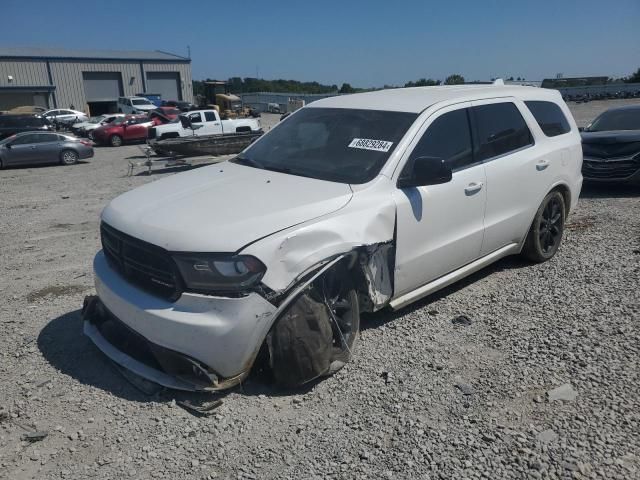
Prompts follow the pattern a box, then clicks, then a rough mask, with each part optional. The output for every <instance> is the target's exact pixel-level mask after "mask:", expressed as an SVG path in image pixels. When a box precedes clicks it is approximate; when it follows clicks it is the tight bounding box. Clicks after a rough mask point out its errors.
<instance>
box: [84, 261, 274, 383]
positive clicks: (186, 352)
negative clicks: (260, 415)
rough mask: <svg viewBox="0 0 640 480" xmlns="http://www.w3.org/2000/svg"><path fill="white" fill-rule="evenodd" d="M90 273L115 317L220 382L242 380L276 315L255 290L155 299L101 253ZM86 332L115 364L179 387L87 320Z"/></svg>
mask: <svg viewBox="0 0 640 480" xmlns="http://www.w3.org/2000/svg"><path fill="white" fill-rule="evenodd" d="M94 272H95V286H96V291H97V293H98V297H99V299H100V301H101V302H102V304H104V306H105V307H106V309H107V310H108V312H110V314H112V315H113V316H114V317H115V318H116V319H117V320H118V321H119V322H122V324H123V325H124V326H126V327H127V328H129V329H130V330H131V331H132V332H133V333H135V334H137V335H139V336H140V337H142V338H143V339H144V340H145V341H147V342H149V343H150V344H151V345H152V346H157V347H160V348H162V349H165V350H168V351H171V352H175V353H176V354H177V355H182V356H185V357H188V358H190V359H193V360H195V361H196V362H198V363H200V364H202V365H203V366H205V368H206V369H207V370H208V371H209V372H210V373H211V374H212V375H213V377H215V378H217V379H218V380H219V383H221V384H224V381H225V380H226V379H233V378H240V379H242V378H243V376H244V375H246V373H247V372H248V371H249V370H250V369H251V366H252V364H253V361H254V360H255V357H256V355H257V354H258V351H259V350H260V347H261V345H262V342H263V341H264V338H265V336H266V335H267V333H268V332H269V329H270V328H271V325H272V323H273V320H274V318H275V313H276V307H275V306H274V305H272V304H271V303H269V302H268V301H267V300H265V299H264V298H263V297H262V296H260V295H259V294H257V293H250V294H248V295H246V296H244V297H241V298H227V297H212V296H207V295H200V294H193V293H183V294H182V295H181V297H180V298H179V299H178V300H177V301H176V302H174V303H172V302H169V301H167V300H164V299H161V298H158V297H156V296H154V295H151V294H149V293H147V292H145V291H143V290H141V289H139V288H137V287H135V286H134V285H132V284H130V283H128V282H127V281H126V280H125V279H123V278H122V277H121V276H120V275H119V274H118V273H117V272H116V271H114V270H113V269H112V268H111V267H110V266H109V264H108V263H107V260H106V258H105V256H104V254H103V253H102V252H99V253H98V254H97V255H96V257H95V259H94ZM92 327H93V328H92ZM85 333H87V335H88V336H89V337H90V338H91V339H92V340H93V341H94V343H96V345H97V346H98V347H99V348H100V349H101V350H102V351H103V352H104V353H105V354H106V355H107V356H108V357H110V358H111V359H112V360H114V361H115V362H116V363H118V364H120V365H122V366H124V367H125V368H128V369H130V370H133V371H134V372H135V373H137V374H138V375H141V376H143V377H145V378H147V379H149V380H152V381H155V382H157V383H160V384H162V385H165V386H168V387H171V388H180V387H179V386H176V384H175V378H173V380H172V381H171V382H170V381H169V380H167V378H170V376H168V375H167V373H166V372H162V371H158V369H153V368H152V367H149V366H148V365H145V367H146V368H142V366H141V365H136V364H135V362H131V360H133V359H134V357H135V356H134V355H131V354H127V352H124V351H122V350H118V348H116V347H115V346H114V345H113V344H110V343H109V342H108V341H107V339H106V337H105V336H104V335H101V334H100V331H99V330H98V329H96V328H95V325H92V322H91V321H89V325H86V326H85ZM138 363H140V362H138ZM149 368H151V369H152V370H154V371H153V373H152V372H151V371H149V370H148V369H149ZM159 374H164V375H165V377H167V378H164V377H162V375H159ZM226 386H230V385H226ZM192 389H202V388H192ZM208 389H215V388H208Z"/></svg>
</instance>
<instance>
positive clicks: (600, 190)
mask: <svg viewBox="0 0 640 480" xmlns="http://www.w3.org/2000/svg"><path fill="white" fill-rule="evenodd" d="M634 197H640V185H638V186H635V185H616V184H601V183H585V184H583V185H582V192H580V198H634Z"/></svg>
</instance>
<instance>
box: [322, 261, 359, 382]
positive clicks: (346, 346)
mask: <svg viewBox="0 0 640 480" xmlns="http://www.w3.org/2000/svg"><path fill="white" fill-rule="evenodd" d="M318 290H320V291H321V292H322V294H321V300H322V301H323V303H324V304H325V305H326V307H327V308H328V309H329V310H330V311H331V315H330V316H331V320H332V323H331V328H332V330H333V354H332V362H331V368H330V369H329V372H327V374H328V375H331V374H333V373H335V372H337V371H338V370H340V369H341V368H342V367H343V366H344V365H345V364H346V363H347V362H348V361H349V360H350V359H351V357H352V354H353V351H354V349H355V347H356V345H357V342H358V336H359V334H360V307H359V304H358V294H357V293H356V290H355V287H354V286H353V280H352V279H351V275H350V273H349V272H348V271H347V269H346V267H345V265H344V264H339V265H336V266H335V267H334V268H333V269H332V270H330V271H328V272H327V273H326V274H325V275H323V276H322V278H320V279H319V285H318Z"/></svg>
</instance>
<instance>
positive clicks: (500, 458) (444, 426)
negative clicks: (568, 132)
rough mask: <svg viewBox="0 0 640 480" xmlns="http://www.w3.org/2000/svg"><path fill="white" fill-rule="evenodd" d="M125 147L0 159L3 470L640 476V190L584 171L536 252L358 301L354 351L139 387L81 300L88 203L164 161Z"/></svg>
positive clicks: (45, 475) (86, 282)
mask: <svg viewBox="0 0 640 480" xmlns="http://www.w3.org/2000/svg"><path fill="white" fill-rule="evenodd" d="M615 103H616V102H592V103H589V104H581V105H571V108H572V110H574V111H575V114H576V117H577V120H578V122H579V123H580V124H584V123H586V121H587V120H589V119H590V118H592V117H593V116H594V115H595V114H596V113H598V111H601V110H603V109H604V108H608V107H609V106H612V105H614V104H615ZM618 103H619V102H618ZM131 156H140V150H139V149H138V147H136V146H126V147H121V148H119V149H111V148H100V149H96V157H95V158H94V159H92V160H90V161H89V162H87V163H83V164H79V165H75V166H72V167H62V166H47V167H40V168H20V169H10V170H3V171H0V272H1V275H0V292H2V294H1V297H0V298H1V299H2V302H1V304H0V333H1V335H0V478H6V479H11V480H22V479H52V478H53V479H59V478H63V479H74V480H75V479H85V478H99V479H122V478H135V479H139V478H140V479H141V478H145V479H146V478H164V479H211V478H225V479H226V478H234V479H235V478H292V479H293V478H344V479H351V478H424V479H435V478H441V479H453V478H455V479H458V478H460V479H463V478H468V479H473V478H491V479H502V478H518V479H520V478H575V479H580V478H607V479H611V478H613V479H630V478H640V435H639V432H640V413H639V412H640V388H639V387H638V385H639V378H638V370H639V368H638V367H639V365H638V355H639V353H640V352H639V346H640V338H639V335H638V323H639V321H640V293H639V283H640V282H639V279H640V266H639V265H640V262H639V260H640V215H639V214H638V212H640V191H639V190H632V189H625V188H618V187H614V188H598V189H594V188H588V189H585V190H584V191H583V195H582V197H581V200H580V203H579V205H578V208H577V210H576V212H575V213H574V214H573V216H572V217H570V221H569V224H568V229H567V232H566V237H565V241H564V243H563V246H562V247H561V249H560V251H559V252H558V254H557V255H556V257H555V258H554V259H553V260H551V261H550V262H547V263H545V264H543V265H536V266H531V265H527V264H525V263H522V262H521V261H519V260H517V259H515V258H510V259H505V260H503V261H501V262H499V263H497V264H495V265H494V266H492V267H490V268H488V269H485V270H484V271H482V272H479V273H477V274H475V275H473V276H472V277H471V278H469V279H467V280H465V281H463V282H460V283H458V284H456V285H454V286H452V287H450V288H448V289H446V290H445V291H442V292H440V293H438V294H436V295H434V296H432V297H430V298H428V299H426V300H424V301H421V302H419V303H417V304H414V305H412V306H410V307H408V308H405V309H404V310H402V311H400V312H395V313H391V312H381V313H378V314H375V315H370V316H368V317H366V318H365V319H364V325H363V331H362V338H361V342H360V344H359V348H358V351H357V355H356V358H355V359H354V361H353V362H351V363H350V364H349V365H347V366H346V367H345V368H344V369H343V370H341V371H340V372H339V373H338V374H336V375H335V376H333V377H331V378H328V379H326V380H324V381H321V382H319V383H316V384H313V385H310V386H309V387H308V388H306V389H305V390H302V391H296V392H281V391H277V390H276V389H275V388H274V387H273V386H271V385H270V384H269V383H268V382H265V381H264V379H262V378H251V379H249V381H247V382H246V383H245V384H244V385H243V387H242V388H238V389H236V390H234V391H232V392H229V393H227V394H225V395H220V396H219V397H212V396H207V395H190V394H180V393H177V392H172V391H157V392H155V393H154V394H152V395H147V394H144V393H142V392H140V391H139V390H138V389H136V388H134V387H133V386H132V385H131V384H130V383H128V382H127V380H125V379H124V377H123V376H122V375H121V374H120V373H119V372H118V371H117V370H116V369H115V368H114V367H113V366H112V365H111V363H110V362H109V361H108V360H107V359H106V358H105V357H104V356H103V355H102V354H101V353H100V352H99V351H98V350H97V349H96V348H95V347H94V346H93V345H92V344H91V342H90V341H89V340H88V339H86V338H85V337H84V336H83V335H82V333H81V321H80V315H79V313H80V311H79V308H80V306H81V304H82V299H83V297H84V295H87V294H91V293H93V286H92V278H91V261H92V257H93V255H94V254H95V252H96V251H97V250H98V249H99V240H98V234H97V228H98V215H99V213H100V210H101V209H102V207H103V206H104V205H105V203H106V202H107V201H109V200H110V199H111V198H113V197H115V196H116V195H118V194H119V193H121V192H124V191H126V190H129V189H131V188H133V187H135V186H137V185H141V184H143V183H146V182H149V181H154V180H155V179H157V178H160V177H163V176H165V175H170V174H172V173H174V172H175V171H176V169H173V170H168V171H158V172H157V173H154V174H153V175H151V176H147V175H137V176H132V177H126V176H125V174H126V170H127V160H126V157H131ZM208 162H211V160H210V159H206V158H204V159H200V160H198V161H197V162H196V163H197V164H205V163H208ZM462 314H463V315H466V316H467V317H468V318H469V320H470V323H469V322H459V323H454V322H452V319H453V318H455V317H456V316H458V315H462ZM212 398H222V399H223V404H222V406H220V407H219V408H218V409H217V410H215V411H214V413H213V414H212V415H210V416H202V417H198V416H194V415H192V414H191V413H189V412H188V411H187V410H184V409H182V408H180V407H179V406H177V405H176V400H177V401H180V400H184V399H189V400H191V401H193V402H205V401H209V400H211V399H212ZM33 432H43V433H46V435H47V436H46V437H45V438H39V437H38V434H34V433H33ZM29 433H31V434H32V436H35V437H36V438H33V439H31V440H33V441H29V440H23V438H24V435H25V434H29Z"/></svg>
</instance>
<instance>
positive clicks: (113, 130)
mask: <svg viewBox="0 0 640 480" xmlns="http://www.w3.org/2000/svg"><path fill="white" fill-rule="evenodd" d="M151 125H153V122H152V121H151V120H150V119H149V117H148V116H147V115H125V116H124V117H120V118H116V119H115V120H114V121H112V122H111V123H108V124H106V125H102V126H101V127H98V128H96V129H95V130H94V131H93V141H94V142H96V143H97V144H100V145H110V146H112V147H119V146H120V145H122V144H123V143H128V142H139V141H144V140H146V138H147V135H148V130H149V127H150V126H151Z"/></svg>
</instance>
